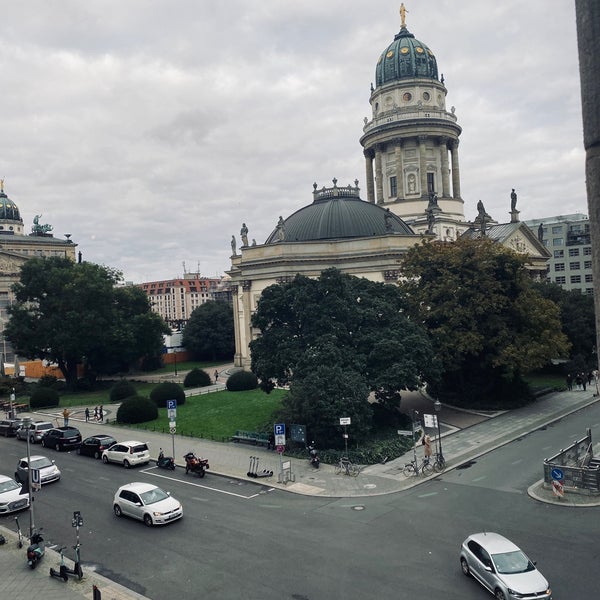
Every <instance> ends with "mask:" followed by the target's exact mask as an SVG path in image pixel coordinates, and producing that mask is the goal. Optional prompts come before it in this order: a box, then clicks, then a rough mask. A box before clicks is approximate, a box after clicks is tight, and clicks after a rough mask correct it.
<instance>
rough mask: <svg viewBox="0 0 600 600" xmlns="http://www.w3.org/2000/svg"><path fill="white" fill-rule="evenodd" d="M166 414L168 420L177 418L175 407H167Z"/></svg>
mask: <svg viewBox="0 0 600 600" xmlns="http://www.w3.org/2000/svg"><path fill="white" fill-rule="evenodd" d="M167 416H168V417H169V421H174V420H175V419H176V418H177V409H176V408H167Z"/></svg>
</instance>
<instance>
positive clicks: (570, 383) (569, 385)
mask: <svg viewBox="0 0 600 600" xmlns="http://www.w3.org/2000/svg"><path fill="white" fill-rule="evenodd" d="M567 390H569V392H572V391H573V375H571V373H567Z"/></svg>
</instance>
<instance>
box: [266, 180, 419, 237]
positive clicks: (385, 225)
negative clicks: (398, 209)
mask: <svg viewBox="0 0 600 600" xmlns="http://www.w3.org/2000/svg"><path fill="white" fill-rule="evenodd" d="M355 183H358V182H355ZM313 198H314V201H313V203H312V204H309V205H308V206H305V207H304V208H301V209H300V210H298V211H296V212H295V213H293V214H292V215H290V216H289V217H288V218H287V219H285V220H283V219H281V218H280V222H279V225H278V226H277V227H276V228H275V230H274V231H273V232H272V233H271V235H270V236H269V237H268V238H267V241H266V242H265V243H266V244H274V243H278V242H309V241H318V240H333V239H340V238H359V237H372V236H378V235H389V234H393V233H395V234H401V235H416V234H415V233H414V232H413V230H412V229H411V228H410V227H409V226H408V225H407V224H406V223H405V222H404V221H403V220H402V219H401V218H400V217H398V216H397V215H395V214H393V213H392V212H391V211H389V210H386V209H385V208H382V207H381V206H378V205H377V204H372V203H370V202H365V201H364V200H361V199H360V197H359V188H358V187H352V186H347V187H337V181H336V180H334V186H333V187H332V188H325V187H323V188H322V189H320V190H317V184H316V183H315V184H314V191H313Z"/></svg>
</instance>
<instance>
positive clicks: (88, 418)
mask: <svg viewBox="0 0 600 600" xmlns="http://www.w3.org/2000/svg"><path fill="white" fill-rule="evenodd" d="M89 420H90V409H89V408H88V407H87V406H86V407H85V422H86V423H87V422H88V421H89Z"/></svg>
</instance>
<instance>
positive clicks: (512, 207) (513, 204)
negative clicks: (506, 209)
mask: <svg viewBox="0 0 600 600" xmlns="http://www.w3.org/2000/svg"><path fill="white" fill-rule="evenodd" d="M515 210H517V193H516V192H515V188H513V189H512V192H511V193H510V212H515Z"/></svg>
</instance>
